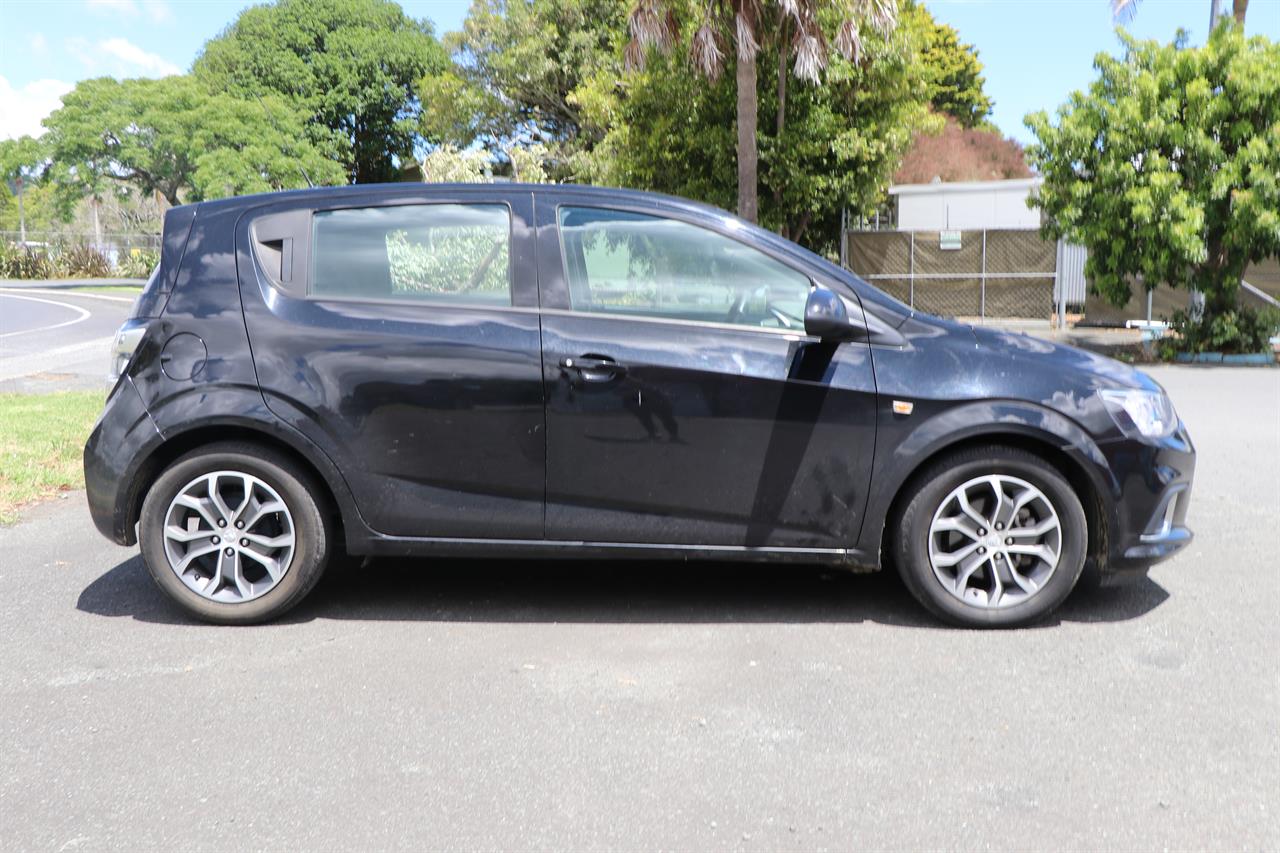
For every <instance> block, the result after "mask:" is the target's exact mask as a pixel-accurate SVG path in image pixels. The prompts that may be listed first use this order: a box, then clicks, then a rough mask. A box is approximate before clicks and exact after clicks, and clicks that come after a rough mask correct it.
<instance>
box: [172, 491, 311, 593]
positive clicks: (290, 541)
mask: <svg viewBox="0 0 1280 853" xmlns="http://www.w3.org/2000/svg"><path fill="white" fill-rule="evenodd" d="M295 536H296V534H295V527H294V523H293V516H292V515H290V513H289V508H288V506H287V505H286V504H285V502H284V500H283V499H281V497H280V495H279V493H278V492H276V490H275V489H273V488H272V487H271V486H269V485H267V483H265V482H263V481H262V480H261V479H259V478H258V477H255V476H253V475H252V474H248V473H245V472H243V471H214V472H211V473H209V474H202V475H201V476H199V477H197V478H196V479H194V480H192V481H191V482H190V483H188V484H187V485H186V486H184V487H183V488H182V489H181V490H180V491H179V492H178V494H177V496H175V497H174V499H173V500H172V501H171V502H170V503H169V509H168V510H167V511H166V513H165V522H164V550H165V556H166V557H167V558H168V560H169V567H170V568H171V569H173V572H174V574H176V575H177V576H178V578H179V579H180V580H181V581H182V582H183V583H184V584H185V585H186V586H187V588H188V589H190V590H192V591H193V592H195V593H196V594H198V595H200V596H202V597H203V598H207V599H209V600H210V601H218V602H223V603H228V604H236V603H240V602H244V601H251V600H253V599H255V598H259V597H261V596H263V595H266V594H267V593H268V592H270V591H271V590H272V589H274V588H275V586H276V585H277V584H278V583H280V581H281V579H282V578H284V576H285V573H286V572H288V570H289V565H290V563H291V562H292V560H293V553H294V545H295Z"/></svg>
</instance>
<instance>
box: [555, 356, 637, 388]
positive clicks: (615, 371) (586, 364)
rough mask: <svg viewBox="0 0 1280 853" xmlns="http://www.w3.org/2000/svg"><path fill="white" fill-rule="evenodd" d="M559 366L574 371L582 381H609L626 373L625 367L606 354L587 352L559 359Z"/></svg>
mask: <svg viewBox="0 0 1280 853" xmlns="http://www.w3.org/2000/svg"><path fill="white" fill-rule="evenodd" d="M560 368H561V369H562V370H565V371H570V370H572V371H575V372H576V373H577V374H578V376H579V377H581V379H582V381H583V382H609V381H611V380H613V379H618V378H619V377H621V376H623V375H624V374H626V372H627V369H626V368H625V367H623V366H622V365H621V364H618V362H616V361H614V360H613V359H612V358H610V357H609V356H607V355H594V354H592V353H588V354H586V355H579V356H575V357H572V358H562V359H560Z"/></svg>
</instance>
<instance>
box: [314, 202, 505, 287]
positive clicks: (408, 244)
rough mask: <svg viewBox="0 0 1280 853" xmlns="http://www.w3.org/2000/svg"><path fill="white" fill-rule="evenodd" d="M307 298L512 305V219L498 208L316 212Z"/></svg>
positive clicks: (430, 206) (439, 206)
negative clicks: (308, 296)
mask: <svg viewBox="0 0 1280 853" xmlns="http://www.w3.org/2000/svg"><path fill="white" fill-rule="evenodd" d="M311 245H312V275H311V287H310V293H311V295H312V296H315V297H319V298H325V297H337V298H349V299H403V300H407V301H415V302H439V303H447V304H451V305H476V306H494V305H511V213H510V211H509V210H508V208H507V207H506V205H501V204H404V205H391V206H386V207H359V208H345V209H341V210H319V211H316V213H315V215H314V217H313V220H312V243H311Z"/></svg>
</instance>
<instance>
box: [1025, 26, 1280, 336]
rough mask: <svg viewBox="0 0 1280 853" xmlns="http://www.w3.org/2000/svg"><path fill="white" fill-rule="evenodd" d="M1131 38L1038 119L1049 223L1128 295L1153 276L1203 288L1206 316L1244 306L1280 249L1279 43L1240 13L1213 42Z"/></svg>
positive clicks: (1108, 285)
mask: <svg viewBox="0 0 1280 853" xmlns="http://www.w3.org/2000/svg"><path fill="white" fill-rule="evenodd" d="M1121 38H1122V40H1123V42H1124V46H1125V50H1124V54H1123V55H1122V56H1120V57H1118V58H1117V57H1111V56H1108V55H1106V54H1099V55H1098V57H1097V58H1096V59H1095V60H1094V64H1095V67H1096V68H1097V70H1098V79H1097V80H1096V81H1095V82H1094V83H1092V84H1091V85H1090V87H1089V90H1088V91H1087V92H1075V93H1073V94H1072V95H1071V97H1070V99H1069V101H1068V102H1067V103H1066V104H1065V105H1064V106H1062V107H1060V108H1059V110H1058V113H1057V120H1056V122H1054V121H1051V120H1050V119H1049V116H1048V115H1046V114H1045V113H1044V112H1039V113H1035V114H1033V115H1030V116H1028V117H1027V119H1026V122H1027V126H1028V127H1030V128H1031V130H1032V131H1033V132H1034V133H1035V136H1036V139H1037V141H1036V143H1035V144H1034V145H1032V146H1030V147H1029V148H1028V150H1027V154H1028V158H1029V160H1030V162H1031V163H1032V164H1033V166H1034V167H1035V168H1036V169H1037V171H1039V173H1040V174H1041V175H1043V176H1044V185H1043V186H1042V187H1041V189H1040V193H1039V195H1038V197H1037V198H1036V199H1035V203H1036V204H1038V205H1039V206H1040V207H1041V208H1042V209H1043V210H1044V214H1045V218H1044V222H1045V225H1044V230H1045V232H1046V234H1047V235H1048V236H1050V237H1055V238H1056V237H1065V238H1067V239H1069V240H1071V241H1073V242H1077V243H1081V244H1083V245H1085V246H1087V247H1088V249H1089V261H1088V264H1087V267H1086V272H1087V274H1088V275H1089V277H1090V279H1091V280H1092V282H1093V286H1094V287H1095V288H1096V289H1097V290H1098V291H1099V292H1100V293H1102V294H1103V295H1104V296H1106V297H1108V298H1110V299H1111V300H1113V301H1114V302H1116V303H1118V304H1122V303H1124V302H1125V301H1126V300H1127V299H1128V298H1129V294H1130V289H1129V288H1130V286H1129V281H1130V278H1131V277H1133V276H1142V278H1143V280H1144V282H1145V284H1146V286H1147V287H1148V288H1150V287H1154V286H1155V285H1156V284H1158V283H1161V282H1167V283H1169V284H1171V285H1174V286H1179V287H1186V288H1192V289H1195V290H1198V291H1200V292H1202V293H1203V294H1204V295H1205V316H1206V318H1209V319H1211V318H1212V317H1213V316H1215V315H1222V314H1226V313H1229V312H1232V311H1233V310H1234V309H1235V305H1236V295H1237V291H1238V288H1239V282H1240V276H1241V274H1242V273H1243V271H1244V268H1245V267H1246V265H1248V264H1249V263H1251V262H1255V261H1259V260H1262V259H1264V258H1267V257H1270V256H1275V255H1277V254H1280V49H1278V48H1277V46H1276V45H1275V44H1273V43H1272V42H1270V41H1269V40H1267V39H1265V38H1261V37H1255V38H1251V39H1248V40H1247V41H1246V39H1245V38H1244V35H1243V33H1242V32H1241V29H1240V27H1239V26H1237V25H1235V24H1234V23H1227V24H1224V25H1221V26H1219V27H1218V28H1217V29H1215V30H1214V32H1213V33H1212V35H1211V36H1210V37H1209V40H1208V43H1207V44H1206V45H1205V46H1204V47H1202V48H1186V47H1182V46H1181V42H1182V39H1179V40H1178V41H1176V42H1175V43H1174V44H1170V45H1161V44H1158V43H1156V42H1152V41H1137V40H1135V39H1133V38H1131V37H1129V36H1127V35H1124V34H1123V33H1122V34H1121Z"/></svg>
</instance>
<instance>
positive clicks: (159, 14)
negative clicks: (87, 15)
mask: <svg viewBox="0 0 1280 853" xmlns="http://www.w3.org/2000/svg"><path fill="white" fill-rule="evenodd" d="M85 2H86V5H87V6H88V7H89V10H90V11H91V12H96V13H99V14H104V15H124V16H125V17H129V18H136V17H137V16H138V15H139V14H140V13H142V12H144V11H145V12H146V13H147V17H149V18H150V19H151V20H153V21H155V22H156V23H161V22H164V21H168V20H171V19H172V18H173V11H172V10H171V9H170V8H169V4H168V3H167V2H165V0H141V5H139V3H138V2H137V0H85Z"/></svg>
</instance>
